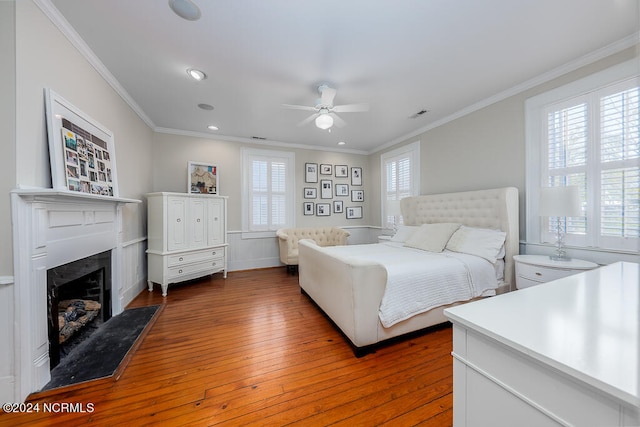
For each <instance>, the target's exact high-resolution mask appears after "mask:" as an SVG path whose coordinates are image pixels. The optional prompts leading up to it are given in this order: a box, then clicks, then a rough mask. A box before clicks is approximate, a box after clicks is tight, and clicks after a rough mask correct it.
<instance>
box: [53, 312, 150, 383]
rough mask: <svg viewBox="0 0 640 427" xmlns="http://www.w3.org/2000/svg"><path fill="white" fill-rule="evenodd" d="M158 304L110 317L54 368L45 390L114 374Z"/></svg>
mask: <svg viewBox="0 0 640 427" xmlns="http://www.w3.org/2000/svg"><path fill="white" fill-rule="evenodd" d="M159 307H160V306H157V305H156V306H150V307H139V308H132V309H129V310H125V311H123V312H122V313H120V314H119V315H117V316H114V317H112V318H111V319H109V320H108V321H107V322H105V323H104V324H103V325H102V326H101V327H100V328H98V330H97V331H96V332H94V333H93V334H92V335H91V336H90V337H89V338H88V339H87V340H86V341H84V342H82V343H81V344H80V345H79V346H78V347H76V348H74V349H73V350H72V351H71V353H69V354H68V355H67V356H66V357H65V358H64V359H63V360H62V362H61V363H60V364H59V365H58V366H56V367H55V368H53V370H52V371H51V381H49V383H48V384H47V385H45V386H44V388H43V389H42V390H43V391H44V390H51V389H54V388H58V387H64V386H69V385H72V384H79V383H82V382H85V381H90V380H95V379H98V378H104V377H109V376H111V375H113V374H114V373H115V372H116V370H117V369H118V366H120V363H121V362H122V361H123V360H124V358H125V356H126V355H127V353H128V352H129V350H130V349H131V347H132V346H133V345H134V344H135V342H136V340H137V339H138V337H139V336H140V334H141V333H142V331H144V329H145V327H146V326H147V325H148V324H149V322H150V321H151V319H152V318H153V316H154V315H155V314H156V312H157V310H158V308H159Z"/></svg>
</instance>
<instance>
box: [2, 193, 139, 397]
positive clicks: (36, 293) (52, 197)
mask: <svg viewBox="0 0 640 427" xmlns="http://www.w3.org/2000/svg"><path fill="white" fill-rule="evenodd" d="M140 202H141V201H140V200H136V199H126V198H121V197H110V196H99V195H91V194H86V193H79V192H72V191H63V190H56V189H46V188H33V189H18V190H14V191H12V192H11V210H12V218H13V219H12V223H13V256H14V276H15V277H14V278H15V280H14V289H15V291H14V296H15V307H16V313H17V315H16V319H15V321H16V329H15V331H16V334H15V363H16V391H15V392H16V401H23V400H24V399H25V398H26V397H27V396H28V395H29V394H30V393H33V392H35V391H38V390H40V389H41V388H42V387H43V386H44V385H46V384H47V383H48V382H49V380H50V378H51V375H50V371H49V348H48V343H49V337H48V326H47V301H46V299H47V292H46V289H47V270H48V269H51V268H53V267H57V266H59V265H63V264H66V263H69V262H72V261H75V260H78V259H82V258H85V257H87V256H89V255H94V254H97V253H101V252H105V251H111V271H112V275H113V279H114V280H113V285H112V288H111V301H112V304H113V305H112V313H113V315H114V316H115V315H116V314H118V313H120V312H121V311H122V310H123V307H122V302H121V301H122V298H121V287H120V283H121V281H120V280H119V278H120V276H121V272H122V268H123V267H122V265H123V261H122V229H123V227H122V207H123V206H124V205H125V204H128V203H140Z"/></svg>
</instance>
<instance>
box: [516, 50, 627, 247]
mask: <svg viewBox="0 0 640 427" xmlns="http://www.w3.org/2000/svg"><path fill="white" fill-rule="evenodd" d="M638 71H639V70H638V65H637V64H636V62H635V61H627V62H623V63H620V64H618V65H615V66H613V67H610V68H608V69H606V70H603V71H600V72H597V73H594V74H591V75H589V76H587V77H585V78H582V79H580V80H576V81H574V82H572V83H569V84H566V85H564V86H560V87H558V88H555V89H552V90H550V91H548V92H545V93H542V94H540V95H537V96H534V97H532V98H529V99H527V100H526V102H525V138H526V139H525V153H526V165H525V166H526V175H525V187H526V193H525V205H526V241H527V243H531V244H540V245H549V246H551V244H547V243H544V242H542V238H541V237H542V220H541V217H540V216H539V215H538V201H539V199H540V187H541V185H542V184H541V183H542V167H543V165H544V162H545V161H546V160H545V159H543V158H542V151H541V148H542V147H541V146H542V140H543V138H544V132H545V131H546V130H545V129H544V127H543V120H541V119H540V118H541V117H542V114H543V113H544V111H545V110H546V108H547V107H548V106H549V105H551V104H558V103H561V102H563V101H566V100H570V99H573V98H578V97H582V96H589V95H591V94H592V93H595V92H598V91H601V90H602V89H604V88H606V87H608V86H614V85H618V84H620V83H622V82H624V81H625V80H630V79H634V78H635V79H638V78H640V75H639V73H638ZM588 209H593V207H592V206H591V207H588ZM589 245H590V242H589V241H588V240H587V242H586V244H585V245H577V246H576V247H577V248H580V249H594V250H598V251H606V252H612V251H613V252H619V253H626V252H628V251H627V250H625V249H605V248H600V247H593V246H589Z"/></svg>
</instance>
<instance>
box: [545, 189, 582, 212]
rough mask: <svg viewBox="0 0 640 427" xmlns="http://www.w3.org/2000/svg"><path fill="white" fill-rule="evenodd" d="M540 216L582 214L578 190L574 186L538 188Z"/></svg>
mask: <svg viewBox="0 0 640 427" xmlns="http://www.w3.org/2000/svg"><path fill="white" fill-rule="evenodd" d="M539 214H540V216H573V217H576V216H582V206H581V203H580V191H579V188H578V187H576V186H567V187H544V188H541V189H540V209H539Z"/></svg>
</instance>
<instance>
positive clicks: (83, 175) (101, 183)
mask: <svg viewBox="0 0 640 427" xmlns="http://www.w3.org/2000/svg"><path fill="white" fill-rule="evenodd" d="M45 105H46V114H47V137H48V140H49V161H50V163H51V183H52V186H53V188H54V189H55V190H65V191H73V192H79V193H87V194H93V195H98V196H110V197H118V180H117V177H116V156H115V147H114V142H113V133H111V131H109V130H108V129H106V128H105V127H104V126H102V125H101V124H100V123H98V122H97V121H95V120H94V119H92V118H91V117H89V116H88V115H87V114H85V113H84V112H82V111H81V110H80V109H78V108H76V107H75V106H74V105H73V104H71V103H70V102H69V101H67V100H65V99H64V98H63V97H61V96H60V95H58V94H57V93H55V92H54V91H52V90H51V89H45Z"/></svg>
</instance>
